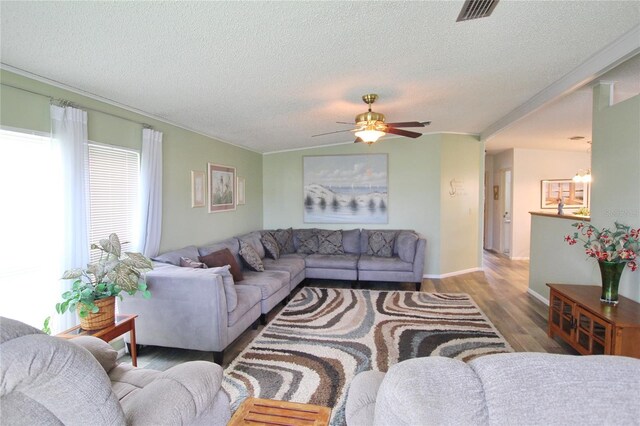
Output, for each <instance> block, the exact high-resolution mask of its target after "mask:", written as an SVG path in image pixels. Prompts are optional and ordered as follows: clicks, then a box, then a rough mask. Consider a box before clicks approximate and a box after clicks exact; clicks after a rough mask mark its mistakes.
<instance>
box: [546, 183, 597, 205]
mask: <svg viewBox="0 0 640 426" xmlns="http://www.w3.org/2000/svg"><path fill="white" fill-rule="evenodd" d="M588 191H589V184H588V183H586V182H574V181H573V180H572V179H549V180H543V181H540V207H541V208H543V209H557V208H558V204H559V203H560V200H563V201H564V208H565V209H577V208H580V207H588V196H589V195H588Z"/></svg>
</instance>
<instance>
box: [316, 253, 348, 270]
mask: <svg viewBox="0 0 640 426" xmlns="http://www.w3.org/2000/svg"><path fill="white" fill-rule="evenodd" d="M358 258H359V256H358V255H355V254H341V255H337V256H336V255H331V254H310V255H309V256H307V257H306V258H305V259H304V262H305V264H306V266H307V268H327V269H356V266H357V264H358Z"/></svg>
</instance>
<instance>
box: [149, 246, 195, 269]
mask: <svg viewBox="0 0 640 426" xmlns="http://www.w3.org/2000/svg"><path fill="white" fill-rule="evenodd" d="M199 255H200V253H198V249H197V248H196V246H187V247H183V248H181V249H179V250H173V251H168V252H166V253H163V254H161V255H159V256H156V257H152V258H151V260H155V261H156V262H162V263H169V264H171V265H175V266H180V258H181V257H186V258H188V259H193V260H198V256H199Z"/></svg>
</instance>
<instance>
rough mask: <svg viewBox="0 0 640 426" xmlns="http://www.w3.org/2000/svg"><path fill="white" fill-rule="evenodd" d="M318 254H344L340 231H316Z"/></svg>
mask: <svg viewBox="0 0 640 426" xmlns="http://www.w3.org/2000/svg"><path fill="white" fill-rule="evenodd" d="M318 253H320V254H344V247H342V230H338V231H329V230H325V229H322V230H320V231H318Z"/></svg>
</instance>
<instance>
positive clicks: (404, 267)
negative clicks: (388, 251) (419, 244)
mask: <svg viewBox="0 0 640 426" xmlns="http://www.w3.org/2000/svg"><path fill="white" fill-rule="evenodd" d="M358 269H359V270H361V271H413V263H411V262H405V261H403V260H402V259H400V258H399V257H380V256H369V255H368V254H363V255H362V256H360V260H359V261H358Z"/></svg>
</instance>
